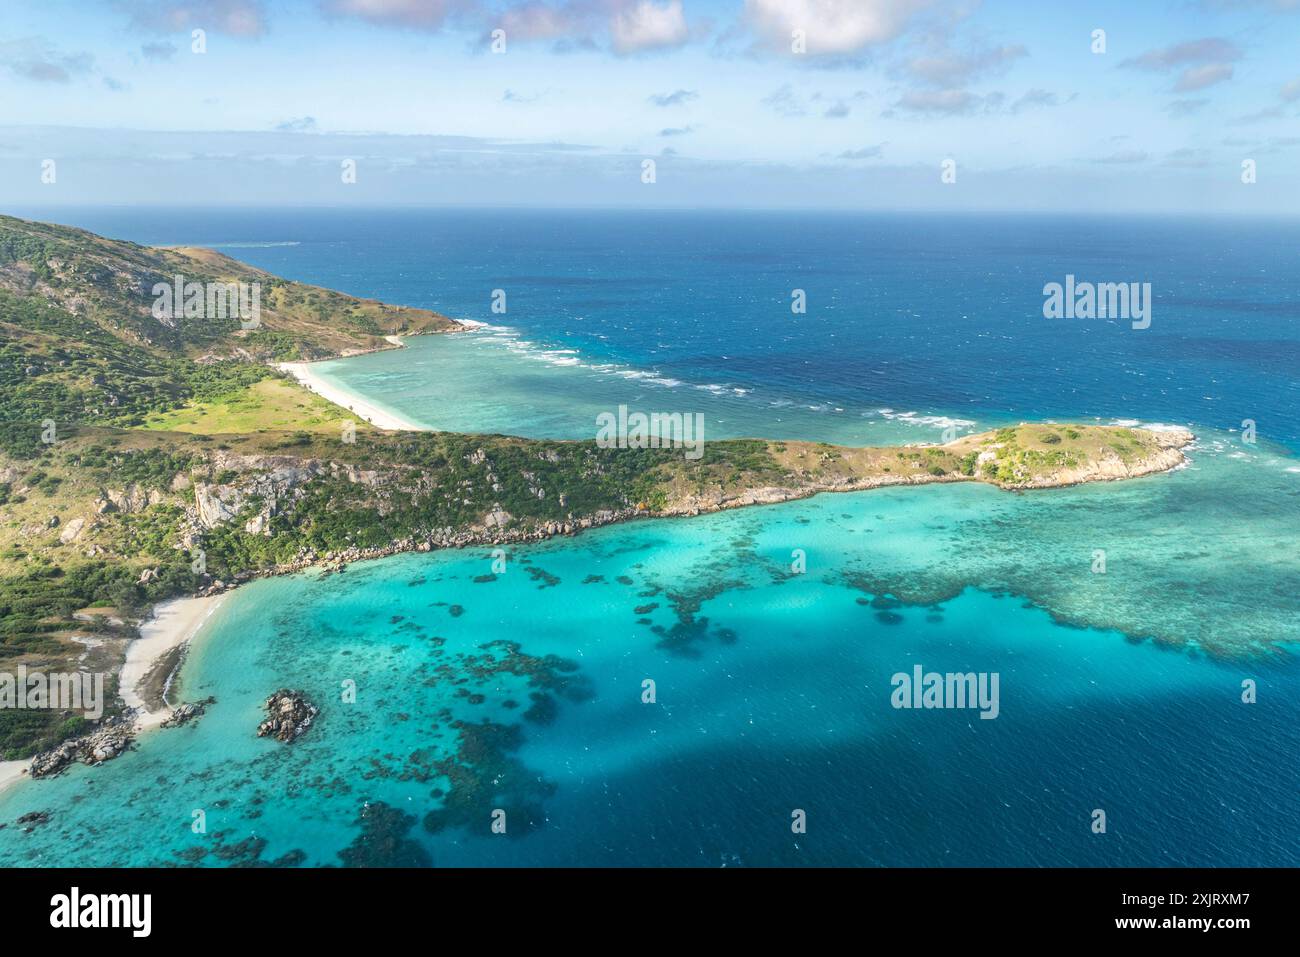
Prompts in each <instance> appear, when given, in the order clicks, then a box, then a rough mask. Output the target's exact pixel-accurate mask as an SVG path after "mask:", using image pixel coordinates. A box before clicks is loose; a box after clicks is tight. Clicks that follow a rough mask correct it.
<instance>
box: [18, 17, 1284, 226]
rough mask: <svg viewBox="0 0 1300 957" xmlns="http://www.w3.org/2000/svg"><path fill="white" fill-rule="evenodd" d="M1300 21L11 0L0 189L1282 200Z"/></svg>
mask: <svg viewBox="0 0 1300 957" xmlns="http://www.w3.org/2000/svg"><path fill="white" fill-rule="evenodd" d="M196 29H201V30H203V31H204V34H205V39H206V50H205V52H202V53H196V52H194V51H193V49H192V45H193V40H192V31H193V30H196ZM1099 29H1100V30H1104V31H1105V52H1101V53H1097V52H1093V49H1092V47H1093V45H1094V40H1093V32H1094V31H1095V30H1099ZM493 30H502V31H504V36H505V51H504V52H503V53H494V52H492V50H491V35H492V31H493ZM796 31H797V32H798V34H799V35H800V36H801V37H802V39H803V45H804V51H803V52H798V53H796V52H794V51H793V50H792V43H793V42H794V37H795V35H796ZM1298 40H1300V0H1235V2H1234V0H1173V2H1165V0H1143V2H1141V3H1134V2H1132V0H1128V2H1123V3H1119V2H1093V3H1087V4H1082V3H1074V2H1064V0H1062V2H1049V0H1036V2H1013V0H984V2H979V0H527V2H520V0H281V2H276V0H6V9H5V16H4V18H3V21H0V102H3V104H4V110H3V112H2V113H0V202H3V203H5V204H7V205H11V206H19V205H27V206H30V205H59V204H81V203H151V204H164V205H166V204H176V205H191V206H197V205H212V204H254V205H261V204H277V203H278V204H288V205H318V204H324V205H334V204H350V205H367V204H384V205H387V204H469V205H481V204H486V205H521V204H522V205H565V206H577V205H597V206H603V205H608V206H632V207H635V206H673V207H678V206H687V207H692V206H750V207H828V208H891V209H892V208H918V209H920V208H925V209H971V210H980V209H1003V210H1056V209H1062V210H1091V211H1097V212H1114V211H1125V210H1131V211H1170V212H1176V211H1184V212H1190V211H1199V210H1205V211H1214V212H1226V213H1243V214H1251V213H1269V214H1272V213H1285V214H1296V213H1300V122H1298V120H1300V58H1297V56H1296V51H1297V41H1298ZM345 159H352V160H354V161H355V162H356V164H357V177H356V182H355V183H344V182H342V176H341V175H340V169H341V163H342V162H343V160H345ZM645 159H653V160H654V161H655V164H656V170H655V172H656V181H655V182H654V183H653V184H646V183H643V182H642V177H641V172H642V168H643V161H644V160H645ZM949 159H951V160H953V161H955V163H956V171H957V175H956V182H955V183H944V182H942V181H941V176H940V171H941V164H942V163H943V162H944V161H945V160H949ZM46 160H53V161H54V162H55V172H56V176H55V182H53V183H43V182H42V180H41V170H42V163H43V161H46ZM1247 160H1252V161H1253V162H1254V164H1255V168H1256V178H1257V181H1256V182H1255V183H1253V184H1249V185H1247V184H1243V183H1242V181H1241V176H1242V163H1243V162H1245V161H1247Z"/></svg>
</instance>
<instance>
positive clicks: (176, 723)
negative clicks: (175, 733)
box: [159, 697, 217, 728]
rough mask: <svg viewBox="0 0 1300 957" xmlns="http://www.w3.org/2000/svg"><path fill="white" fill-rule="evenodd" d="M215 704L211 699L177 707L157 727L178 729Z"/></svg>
mask: <svg viewBox="0 0 1300 957" xmlns="http://www.w3.org/2000/svg"><path fill="white" fill-rule="evenodd" d="M216 703H217V699H216V698H213V697H207V698H204V699H203V700H202V701H193V702H190V703H188V704H182V705H177V706H176V708H175V710H173V711H172V713H171V714H169V715H168V716H167V717H166V718H164V719H163V720H162V723H161V724H160V725H159V727H162V728H179V727H180V726H181V725H183V724H189V723H190V722H191V721H193V720H195V719H196V718H199V717H201V716H202V715H203V712H204V711H206V710H207V709H208V705H213V704H216Z"/></svg>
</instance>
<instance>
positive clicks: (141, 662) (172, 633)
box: [117, 592, 226, 731]
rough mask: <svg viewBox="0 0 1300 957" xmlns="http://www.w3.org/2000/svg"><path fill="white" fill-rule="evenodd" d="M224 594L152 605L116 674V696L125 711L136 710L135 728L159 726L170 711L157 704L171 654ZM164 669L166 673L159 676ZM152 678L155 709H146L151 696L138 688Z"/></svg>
mask: <svg viewBox="0 0 1300 957" xmlns="http://www.w3.org/2000/svg"><path fill="white" fill-rule="evenodd" d="M225 597H226V593H224V592H223V593H220V594H216V595H206V596H200V597H196V598H173V599H170V600H168V601H164V602H160V603H159V604H157V605H155V606H154V609H153V617H151V618H150V619H149V620H148V621H145V622H143V623H142V624H141V625H140V637H139V638H137V639H136V640H135V641H133V642H131V644H129V645H127V648H126V659H125V660H124V661H123V662H122V669H121V671H119V672H118V679H117V684H118V694H119V695H120V696H121V698H122V700H123V701H124V702H125V703H126V706H127V707H128V708H134V709H136V718H135V729H136V730H137V731H143V730H144V729H146V728H153V727H156V726H157V725H159V724H161V723H162V722H163V721H164V720H165V719H166V718H167V716H168V715H169V714H171V712H172V709H171V708H170V707H168V706H167V704H166V703H165V702H162V701H161V696H162V695H161V692H162V690H165V683H166V682H167V681H169V680H170V678H171V673H172V671H173V670H174V668H175V657H176V656H175V655H174V654H173V652H177V651H179V649H181V648H182V647H183V646H184V645H186V644H188V643H189V641H190V639H192V638H193V637H194V636H195V635H196V634H198V632H199V630H200V629H201V628H202V627H203V625H204V624H205V623H206V622H207V620H208V619H209V618H210V617H212V613H213V612H215V611H216V610H217V608H218V607H219V606H220V605H221V603H222V602H223V601H224V600H225ZM163 666H166V672H167V673H166V674H162V673H160V672H161V670H162V667H163ZM150 679H156V681H157V682H158V683H159V684H160V687H159V694H158V696H157V698H158V701H159V706H158V707H156V708H151V707H150V700H149V699H151V698H153V697H154V696H153V695H152V694H151V693H150V691H149V690H148V689H143V688H142V687H141V686H142V685H144V684H146V683H147V682H149V681H150Z"/></svg>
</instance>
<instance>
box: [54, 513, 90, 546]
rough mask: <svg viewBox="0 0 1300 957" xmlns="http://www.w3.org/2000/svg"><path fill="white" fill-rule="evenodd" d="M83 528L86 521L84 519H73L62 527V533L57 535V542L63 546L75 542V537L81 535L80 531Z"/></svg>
mask: <svg viewBox="0 0 1300 957" xmlns="http://www.w3.org/2000/svg"><path fill="white" fill-rule="evenodd" d="M85 527H86V520H85V519H84V518H74V519H73V520H72V521H70V522H68V524H67V525H64V526H63V531H62V532H60V533H59V541H60V542H62V543H63V544H64V545H70V544H71V543H72V542H75V541H76V540H77V536H78V535H80V534H81V530H82V529H83V528H85Z"/></svg>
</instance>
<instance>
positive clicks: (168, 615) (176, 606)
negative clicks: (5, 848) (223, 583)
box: [0, 592, 228, 794]
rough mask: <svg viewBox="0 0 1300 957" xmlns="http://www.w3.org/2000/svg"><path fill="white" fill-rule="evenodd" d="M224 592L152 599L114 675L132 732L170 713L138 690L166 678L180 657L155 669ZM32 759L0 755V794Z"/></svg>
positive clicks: (201, 622)
mask: <svg viewBox="0 0 1300 957" xmlns="http://www.w3.org/2000/svg"><path fill="white" fill-rule="evenodd" d="M227 594H228V593H227V592H221V593H218V594H214V595H199V596H195V597H189V598H171V599H168V600H167V601H163V602H159V603H158V604H157V605H155V606H154V607H153V609H152V615H151V616H150V617H149V619H148V620H146V621H144V622H141V624H140V637H139V638H136V639H135V640H133V641H132V642H131V643H130V644H128V645H127V646H126V658H125V659H124V660H123V661H122V666H121V668H120V669H119V670H118V675H117V681H118V696H119V697H120V698H121V699H122V701H123V702H124V703H125V704H126V707H127V708H128V709H132V710H134V711H135V716H134V719H133V721H132V727H133V729H134V732H135V733H136V734H139V733H140V732H142V731H147V730H149V729H150V728H156V727H158V726H159V725H160V724H162V722H163V721H165V720H166V719H167V717H168V716H169V715H170V714H171V713H172V708H171V707H169V706H168V705H167V704H166V703H165V702H163V703H162V705H161V707H158V708H151V707H150V706H149V702H148V701H147V700H146V695H147V694H148V692H147V691H145V692H144V693H142V691H141V686H142V685H144V684H146V683H147V682H149V681H150V680H151V679H154V678H155V677H157V678H159V679H162V680H164V681H168V682H169V681H170V678H171V676H172V673H173V672H174V669H175V667H176V664H178V662H173V663H172V664H171V665H170V667H168V674H166V675H162V674H160V673H159V669H160V668H162V667H164V666H166V665H167V664H168V662H169V661H172V660H173V655H174V653H176V652H179V651H180V650H181V649H183V648H184V647H185V646H187V645H188V644H189V643H190V642H191V641H193V640H194V638H195V637H196V636H197V635H198V634H199V633H200V632H201V631H202V630H203V626H204V625H206V624H207V623H208V620H209V619H210V618H211V617H212V615H213V613H215V612H216V610H217V608H219V607H220V606H221V604H222V602H224V601H225V599H226V595H227ZM31 763H32V759H31V758H24V759H22V760H19V761H0V794H2V793H3V792H4V791H5V790H7V789H8V788H9V787H11V786H12V785H14V784H17V783H19V782H21V781H24V780H30V778H29V777H28V774H27V772H28V769H29V768H30V767H31Z"/></svg>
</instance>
